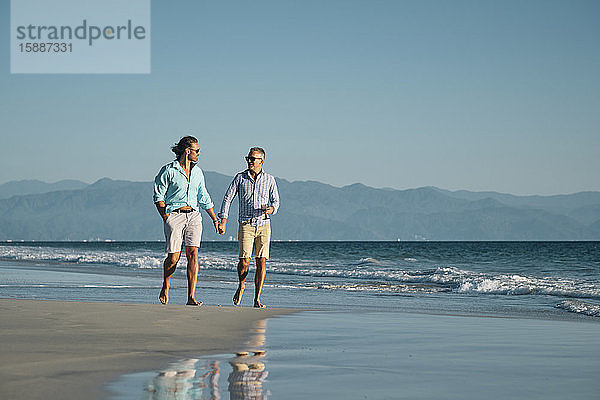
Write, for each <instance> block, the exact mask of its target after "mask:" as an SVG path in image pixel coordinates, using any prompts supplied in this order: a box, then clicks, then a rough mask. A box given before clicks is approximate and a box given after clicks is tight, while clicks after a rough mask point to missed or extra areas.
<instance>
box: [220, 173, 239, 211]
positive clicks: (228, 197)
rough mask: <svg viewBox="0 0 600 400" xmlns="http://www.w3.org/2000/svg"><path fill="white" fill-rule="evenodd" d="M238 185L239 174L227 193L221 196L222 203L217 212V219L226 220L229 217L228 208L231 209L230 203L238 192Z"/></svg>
mask: <svg viewBox="0 0 600 400" xmlns="http://www.w3.org/2000/svg"><path fill="white" fill-rule="evenodd" d="M239 184H240V174H237V175H236V176H235V177H234V178H233V180H232V181H231V184H229V187H228V188H227V191H226V192H225V196H223V202H222V203H221V210H220V211H219V218H227V217H228V216H229V207H231V202H232V201H233V199H234V197H235V195H236V194H237V192H238V186H239Z"/></svg>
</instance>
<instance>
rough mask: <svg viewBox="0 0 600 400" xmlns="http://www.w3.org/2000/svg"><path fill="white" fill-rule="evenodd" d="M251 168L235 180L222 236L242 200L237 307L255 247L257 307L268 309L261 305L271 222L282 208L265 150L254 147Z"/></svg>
mask: <svg viewBox="0 0 600 400" xmlns="http://www.w3.org/2000/svg"><path fill="white" fill-rule="evenodd" d="M246 162H247V163H248V169H246V170H245V171H243V172H239V173H238V174H237V175H236V176H235V177H234V178H233V181H232V182H231V184H230V185H229V188H228V189H227V192H225V196H224V197H223V203H222V204H221V211H220V212H219V217H220V218H221V223H220V224H219V233H220V234H223V233H225V229H226V228H227V216H228V214H229V207H230V206H231V202H232V201H233V198H234V197H235V196H236V195H237V196H238V199H239V217H238V223H239V227H238V241H239V262H238V265H237V271H238V278H239V285H238V288H237V290H236V292H235V295H234V296H233V304H234V305H236V306H238V305H239V304H240V302H241V300H242V293H243V292H244V286H245V282H246V276H248V268H249V266H250V259H251V258H252V248H254V250H255V255H256V273H255V275H254V307H256V308H264V307H265V306H264V305H263V304H262V303H261V302H260V294H261V292H262V287H263V284H264V282H265V274H266V269H267V259H268V258H269V244H270V241H271V224H270V221H271V219H270V218H269V215H272V214H275V213H276V212H277V209H278V208H279V193H278V191H277V184H276V182H275V178H274V177H273V175H270V174H267V173H266V172H265V171H263V169H262V166H263V163H264V162H265V151H264V150H263V149H262V148H260V147H252V148H251V149H250V151H249V152H248V156H247V157H246Z"/></svg>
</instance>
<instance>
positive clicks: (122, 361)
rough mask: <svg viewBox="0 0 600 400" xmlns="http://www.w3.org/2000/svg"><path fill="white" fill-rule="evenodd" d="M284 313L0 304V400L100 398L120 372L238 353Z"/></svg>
mask: <svg viewBox="0 0 600 400" xmlns="http://www.w3.org/2000/svg"><path fill="white" fill-rule="evenodd" d="M289 312H290V310H276V309H269V310H255V309H252V308H233V307H210V306H203V307H186V306H180V305H168V306H162V305H153V304H119V303H84V302H66V301H42V300H17V299H0V319H1V321H2V330H1V331H0V341H1V343H2V346H0V349H1V350H0V358H1V359H2V363H0V394H1V397H2V398H3V399H7V400H8V399H59V398H60V399H81V398H87V399H102V398H106V397H107V396H108V394H107V392H106V390H105V388H104V386H103V385H104V384H105V383H107V382H110V381H111V380H113V379H116V378H117V377H118V376H119V375H120V374H124V373H131V372H135V371H144V370H152V369H158V368H161V367H162V366H164V365H165V364H166V363H168V362H170V361H173V360H177V359H180V358H184V357H188V356H190V355H195V356H198V355H206V354H214V353H224V352H230V351H235V350H236V349H238V348H239V347H240V346H241V345H242V343H243V341H244V338H245V337H246V336H247V335H248V333H249V329H250V328H251V327H252V324H253V323H254V322H256V321H258V320H262V319H264V318H267V317H272V316H275V315H282V314H286V313H289Z"/></svg>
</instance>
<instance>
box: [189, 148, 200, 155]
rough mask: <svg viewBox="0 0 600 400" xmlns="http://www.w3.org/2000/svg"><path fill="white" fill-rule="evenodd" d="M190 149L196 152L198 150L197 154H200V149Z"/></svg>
mask: <svg viewBox="0 0 600 400" xmlns="http://www.w3.org/2000/svg"><path fill="white" fill-rule="evenodd" d="M190 150H191V151H195V152H196V154H200V149H192V148H190Z"/></svg>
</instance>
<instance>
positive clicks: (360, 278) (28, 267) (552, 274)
mask: <svg viewBox="0 0 600 400" xmlns="http://www.w3.org/2000/svg"><path fill="white" fill-rule="evenodd" d="M199 258H200V260H199V264H200V273H199V278H198V289H197V297H198V298H199V299H200V300H202V301H203V302H204V303H205V304H210V305H231V297H232V295H233V293H234V291H235V288H236V286H237V275H236V264H237V243H235V242H205V243H203V244H202V247H201V249H200V256H199ZM163 259H164V243H161V242H83V243H82V242H44V243H36V242H18V243H14V242H3V243H0V263H1V265H2V268H1V269H0V296H1V297H9V298H27V299H52V300H75V301H111V302H112V301H114V302H137V303H156V302H157V301H158V291H159V290H160V286H161V279H162V261H163ZM253 274H254V272H253V265H251V270H250V275H249V278H248V282H247V286H246V287H247V289H246V292H245V296H244V298H243V301H242V305H244V306H251V305H252V294H253V285H252V282H253ZM185 296H186V280H185V260H184V259H182V260H180V262H179V265H178V269H177V272H176V273H175V275H174V277H173V278H172V290H171V302H174V303H177V304H184V303H185ZM262 300H263V302H264V303H265V304H267V305H269V306H273V307H293V308H302V309H316V310H338V311H340V310H341V311H344V310H349V309H351V310H370V311H390V310H391V311H407V312H425V313H442V314H446V313H456V314H466V315H481V314H486V315H487V314H490V315H504V316H533V317H540V318H569V317H573V316H575V317H584V318H585V317H587V318H589V317H592V318H597V317H600V242H273V243H272V245H271V259H270V260H269V262H268V264H267V277H266V283H265V288H264V290H263V295H262ZM569 314H570V315H569Z"/></svg>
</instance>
